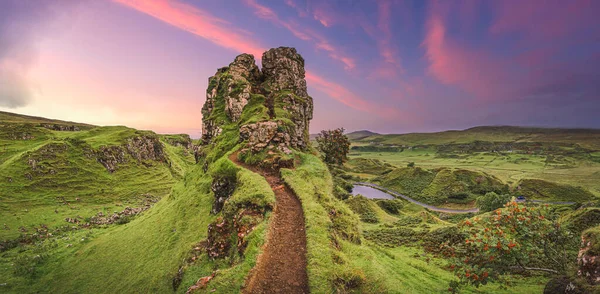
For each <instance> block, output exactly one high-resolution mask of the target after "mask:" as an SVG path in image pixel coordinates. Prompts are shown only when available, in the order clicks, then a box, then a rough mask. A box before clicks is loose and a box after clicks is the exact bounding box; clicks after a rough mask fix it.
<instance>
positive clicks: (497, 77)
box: [423, 14, 510, 99]
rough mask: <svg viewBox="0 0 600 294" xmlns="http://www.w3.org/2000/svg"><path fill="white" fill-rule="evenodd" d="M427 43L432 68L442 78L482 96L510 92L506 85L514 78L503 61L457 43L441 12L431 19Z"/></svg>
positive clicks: (433, 73) (442, 80)
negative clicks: (449, 35) (449, 34)
mask: <svg viewBox="0 0 600 294" xmlns="http://www.w3.org/2000/svg"><path fill="white" fill-rule="evenodd" d="M423 46H424V47H425V50H426V54H425V55H426V58H427V60H428V61H429V67H428V72H429V74H431V75H432V76H433V77H435V78H436V79H438V80H439V81H440V82H442V83H444V84H447V85H456V86H458V87H460V88H462V89H463V90H465V91H467V92H469V93H471V94H474V95H476V96H477V97H479V98H486V99H490V98H492V97H498V95H499V94H500V95H501V94H506V88H504V87H506V86H508V85H506V83H507V80H510V79H509V78H508V75H507V74H506V69H505V68H504V67H503V61H502V60H501V59H499V58H494V57H493V56H490V55H487V54H486V53H484V52H481V51H476V50H472V49H470V48H467V47H464V46H460V45H458V44H455V43H453V42H452V40H450V38H449V37H448V36H447V34H446V27H445V25H444V21H443V19H442V18H441V17H440V16H439V15H435V14H434V15H432V16H431V17H430V18H429V19H428V21H427V34H426V37H425V40H424V41H423Z"/></svg>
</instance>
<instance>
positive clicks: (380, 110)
mask: <svg viewBox="0 0 600 294" xmlns="http://www.w3.org/2000/svg"><path fill="white" fill-rule="evenodd" d="M306 80H307V81H308V82H309V86H314V87H315V88H316V89H318V90H320V91H322V92H324V93H325V94H327V95H328V96H330V97H331V98H333V99H335V100H337V101H339V102H341V103H343V104H344V105H346V106H349V107H351V108H354V109H357V110H361V111H366V112H370V113H373V114H375V115H378V116H382V117H386V118H399V117H401V116H400V113H399V112H398V111H397V110H396V109H395V108H390V107H386V106H382V105H377V104H375V103H372V102H370V101H367V100H365V99H363V98H361V97H360V96H359V95H356V94H354V93H353V92H352V91H351V90H349V89H347V88H346V87H344V86H342V85H340V84H338V83H335V82H332V81H329V80H327V79H325V78H323V77H321V76H318V75H316V74H314V73H312V72H308V71H307V72H306Z"/></svg>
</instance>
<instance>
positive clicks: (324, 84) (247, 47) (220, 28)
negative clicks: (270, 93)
mask: <svg viewBox="0 0 600 294" xmlns="http://www.w3.org/2000/svg"><path fill="white" fill-rule="evenodd" d="M114 1H116V2H118V3H120V4H123V5H125V6H127V7H130V8H133V9H135V10H138V11H140V12H143V13H146V14H148V15H150V16H153V17H155V18H157V19H159V20H161V21H163V22H165V23H168V24H170V25H173V26H175V27H177V28H179V29H182V30H185V31H187V32H190V33H193V34H195V35H198V36H200V37H202V38H205V39H207V40H209V41H211V42H213V43H215V44H216V45H219V46H222V47H224V48H229V49H232V50H235V51H237V52H249V53H252V54H254V55H255V56H262V52H264V51H265V50H264V49H263V47H262V46H260V45H259V44H257V43H255V42H251V41H249V40H248V39H247V38H246V37H245V36H244V35H241V34H240V33H239V32H238V31H237V30H236V29H233V28H231V25H230V24H229V23H227V22H226V21H223V20H221V19H219V18H215V17H213V16H211V15H210V14H208V13H206V12H204V11H201V10H199V9H197V8H195V7H193V6H191V5H187V4H184V3H182V2H178V1H166V0H153V1H135V0H114ZM245 2H246V3H247V4H248V5H249V6H250V7H253V8H254V9H255V12H256V14H257V16H259V17H261V18H264V19H268V20H271V21H274V22H276V23H278V24H281V25H282V26H284V27H286V28H287V29H289V30H290V31H291V32H292V33H294V34H295V35H296V36H297V37H298V38H300V39H306V40H311V41H314V42H315V44H316V46H317V47H318V48H319V49H322V50H325V51H328V52H329V54H330V56H332V57H333V58H336V59H339V60H340V61H342V62H344V63H345V64H347V66H348V67H354V66H355V64H354V60H353V59H351V58H347V57H345V56H343V55H338V53H337V52H338V51H337V50H336V49H335V47H333V46H332V45H331V44H330V43H329V42H327V40H326V39H325V38H324V37H322V36H320V35H319V34H317V33H315V32H312V31H309V30H305V31H301V30H300V29H299V28H297V27H296V24H294V23H291V22H283V21H281V20H280V19H279V17H278V16H277V14H275V13H274V12H273V11H272V10H271V9H270V8H268V7H264V6H261V5H259V4H257V3H256V2H255V1H253V0H245ZM306 79H307V81H309V82H310V83H311V84H310V86H314V87H316V88H317V89H319V90H321V91H323V92H324V93H325V94H327V95H329V96H330V97H331V98H333V99H335V100H337V101H339V102H341V103H343V104H345V105H348V106H350V107H352V108H354V109H357V110H360V111H367V112H372V113H377V114H383V115H387V116H392V115H394V114H396V111H394V110H392V109H390V108H389V107H378V106H374V105H373V104H371V103H369V102H368V101H366V100H364V99H362V98H360V97H359V96H357V95H355V94H354V93H352V92H351V91H349V90H348V89H346V88H344V87H343V86H341V85H339V84H336V83H334V82H331V81H328V80H327V79H325V78H322V77H320V76H318V75H316V74H313V73H312V72H307V73H306Z"/></svg>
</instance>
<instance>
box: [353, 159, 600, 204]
mask: <svg viewBox="0 0 600 294" xmlns="http://www.w3.org/2000/svg"><path fill="white" fill-rule="evenodd" d="M574 156H575V157H574ZM586 156H587V155H586ZM349 157H350V159H351V161H352V160H355V159H373V160H379V161H381V162H384V163H389V164H392V165H394V166H397V167H406V166H407V164H409V163H410V162H414V163H415V165H416V166H417V167H421V168H425V169H437V168H456V169H465V170H471V171H478V172H484V173H486V174H489V175H492V176H494V177H496V178H498V179H499V180H501V181H502V182H504V183H506V184H508V185H510V186H511V187H516V185H517V183H518V182H519V181H520V180H521V179H541V180H544V181H548V182H554V183H558V184H566V185H572V186H581V187H583V188H584V189H586V190H589V191H590V192H592V193H594V194H595V195H600V163H599V162H596V161H592V160H590V159H586V158H587V157H582V158H580V157H579V155H571V156H565V158H566V159H567V160H568V163H565V161H563V162H561V163H548V155H545V154H518V153H492V152H474V153H469V152H467V153H464V154H461V155H460V156H459V157H444V156H439V154H438V152H437V150H436V149H435V148H434V147H427V148H416V149H415V148H413V149H411V150H408V149H405V150H404V151H402V152H356V151H351V153H350V154H349ZM599 158H600V157H599ZM352 174H353V175H355V176H360V177H362V178H365V179H368V178H372V177H373V174H365V173H352Z"/></svg>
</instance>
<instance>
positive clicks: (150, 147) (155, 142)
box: [125, 136, 166, 161]
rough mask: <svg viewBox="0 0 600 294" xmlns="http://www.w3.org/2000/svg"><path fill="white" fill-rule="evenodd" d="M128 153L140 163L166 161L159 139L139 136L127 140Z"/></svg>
mask: <svg viewBox="0 0 600 294" xmlns="http://www.w3.org/2000/svg"><path fill="white" fill-rule="evenodd" d="M125 148H127V152H129V154H130V155H131V156H132V157H133V158H135V159H137V160H138V161H144V160H154V161H165V160H166V159H165V153H164V151H163V147H162V144H161V143H160V140H159V139H158V138H157V137H153V136H137V137H132V138H129V139H127V144H126V145H125Z"/></svg>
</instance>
